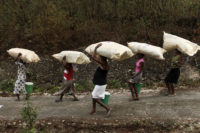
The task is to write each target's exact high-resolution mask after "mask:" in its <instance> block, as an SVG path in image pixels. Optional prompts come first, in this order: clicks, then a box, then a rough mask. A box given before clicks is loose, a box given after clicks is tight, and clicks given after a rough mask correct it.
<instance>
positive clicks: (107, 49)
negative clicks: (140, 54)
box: [85, 41, 134, 61]
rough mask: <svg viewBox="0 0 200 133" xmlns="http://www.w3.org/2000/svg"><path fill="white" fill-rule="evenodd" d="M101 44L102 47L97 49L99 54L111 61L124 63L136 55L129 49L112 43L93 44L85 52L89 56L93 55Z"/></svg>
mask: <svg viewBox="0 0 200 133" xmlns="http://www.w3.org/2000/svg"><path fill="white" fill-rule="evenodd" d="M100 43H101V44H102V46H101V47H99V48H98V49H97V54H98V55H101V56H104V57H107V58H109V59H112V60H118V61H122V60H125V59H128V58H130V57H132V56H133V55H134V54H133V52H132V51H131V50H130V49H129V48H128V47H126V46H124V45H121V44H119V43H116V42H111V41H104V42H99V43H95V44H91V45H89V46H88V47H87V48H86V49H85V51H86V52H87V53H88V54H90V55H93V53H94V49H95V47H96V46H97V45H98V44H100Z"/></svg>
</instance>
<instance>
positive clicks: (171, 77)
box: [165, 49, 182, 96]
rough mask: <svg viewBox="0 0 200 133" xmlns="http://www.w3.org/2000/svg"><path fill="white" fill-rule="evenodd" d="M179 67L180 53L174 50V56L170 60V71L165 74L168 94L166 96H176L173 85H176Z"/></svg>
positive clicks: (180, 63)
mask: <svg viewBox="0 0 200 133" xmlns="http://www.w3.org/2000/svg"><path fill="white" fill-rule="evenodd" d="M181 66H182V57H181V52H180V51H178V50H177V49H176V50H175V56H174V57H173V58H172V61H171V70H170V71H169V73H168V74H167V76H166V78H165V83H166V86H167V88H168V93H167V94H166V96H170V95H171V96H175V95H176V94H175V90H174V86H173V84H177V83H178V79H179V76H180V67H181Z"/></svg>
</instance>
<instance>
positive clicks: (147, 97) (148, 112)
mask: <svg viewBox="0 0 200 133" xmlns="http://www.w3.org/2000/svg"><path fill="white" fill-rule="evenodd" d="M162 89H163V88H161V89H158V90H144V91H142V93H141V96H140V101H132V102H130V101H129V98H130V92H129V91H126V90H121V91H118V92H113V91H112V90H110V92H111V97H110V107H111V108H112V114H111V116H110V117H109V118H107V117H106V111H105V110H104V109H103V108H102V107H100V106H97V114H96V115H93V116H92V115H89V112H90V111H91V96H90V93H85V94H80V95H78V96H79V99H80V101H77V102H74V101H72V97H70V96H66V97H65V98H64V101H63V102H62V103H55V102H54V100H55V99H56V96H32V97H31V99H30V101H31V102H32V103H33V106H35V107H37V109H38V119H39V120H41V121H42V120H44V123H46V124H47V125H48V122H45V121H48V120H49V121H50V123H51V125H53V123H54V122H52V121H53V120H54V121H59V122H61V123H63V122H62V121H65V122H66V123H75V124H74V126H75V125H76V124H78V125H81V123H82V124H83V125H84V123H85V124H86V125H87V126H86V127H95V125H96V127H103V129H104V128H105V127H107V129H110V128H112V129H115V126H116V127H118V128H120V127H121V128H126V127H127V129H129V128H128V127H130V128H133V125H135V124H136V125H135V126H136V127H140V126H141V125H143V126H144V127H146V128H147V129H149V128H150V126H151V125H152V126H153V125H157V124H158V125H159V124H160V126H158V127H163V126H164V127H165V126H166V128H168V127H171V126H173V127H174V126H175V127H176V125H177V124H175V123H182V124H184V121H186V122H185V124H186V127H187V128H188V129H187V130H190V129H189V127H190V126H191V125H190V124H188V122H189V123H190V122H191V123H193V124H196V128H197V129H199V130H200V123H199V122H200V121H199V120H198V119H199V118H200V102H199V101H200V90H198V89H197V88H196V89H195V90H194V89H193V90H192V89H191V90H182V89H179V90H177V95H176V96H174V97H168V96H164V95H163V90H162ZM14 99H15V98H14V97H0V105H3V107H2V108H0V119H1V120H4V121H2V122H1V126H2V123H4V124H5V122H6V123H7V122H13V121H18V120H19V119H21V116H20V111H21V110H22V108H23V107H24V101H23V100H22V101H21V102H16V101H14ZM70 121H71V122H70ZM59 122H56V123H57V124H58V123H59ZM39 123H40V122H39ZM87 123H89V125H90V124H91V125H90V126H88V124H87ZM106 123H110V124H108V125H106ZM145 123H146V124H145ZM4 124H3V125H4ZM162 124H163V126H162ZM6 125H7V124H6ZM11 125H12V124H11ZM39 125H41V123H40V124H39ZM61 125H62V124H61ZM69 125H70V124H69ZM131 125H132V126H131ZM167 125H168V126H167ZM135 126H134V127H135ZM177 126H180V125H177ZM183 127H184V126H183ZM194 127H195V126H194V125H193V128H191V130H192V129H195V128H194ZM80 128H81V126H80ZM166 128H165V129H166ZM87 129H88V128H87ZM171 129H173V128H171ZM152 131H153V128H152Z"/></svg>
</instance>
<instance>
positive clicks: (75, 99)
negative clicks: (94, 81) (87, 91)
mask: <svg viewBox="0 0 200 133" xmlns="http://www.w3.org/2000/svg"><path fill="white" fill-rule="evenodd" d="M72 96H73V97H74V101H79V100H78V98H77V97H76V95H75V93H72Z"/></svg>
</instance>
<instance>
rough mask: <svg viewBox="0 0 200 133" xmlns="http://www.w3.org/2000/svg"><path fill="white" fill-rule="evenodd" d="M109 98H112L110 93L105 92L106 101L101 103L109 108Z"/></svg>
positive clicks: (103, 100)
mask: <svg viewBox="0 0 200 133" xmlns="http://www.w3.org/2000/svg"><path fill="white" fill-rule="evenodd" d="M109 98H110V93H109V92H105V97H104V99H101V101H102V102H103V103H104V104H105V105H107V106H108V102H109Z"/></svg>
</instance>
